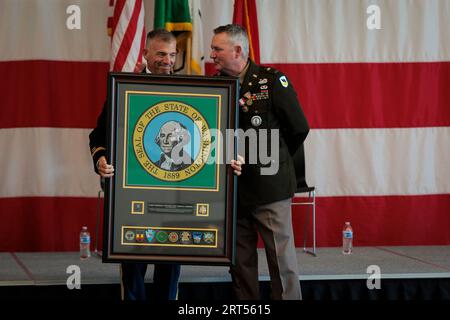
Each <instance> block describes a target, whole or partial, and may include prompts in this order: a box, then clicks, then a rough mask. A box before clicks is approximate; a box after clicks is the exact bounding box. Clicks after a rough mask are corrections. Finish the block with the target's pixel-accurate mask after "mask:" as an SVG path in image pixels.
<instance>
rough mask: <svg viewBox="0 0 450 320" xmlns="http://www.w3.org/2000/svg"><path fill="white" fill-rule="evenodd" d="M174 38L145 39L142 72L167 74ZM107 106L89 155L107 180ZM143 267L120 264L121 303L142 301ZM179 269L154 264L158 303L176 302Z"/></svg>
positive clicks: (154, 34) (153, 35) (157, 34)
mask: <svg viewBox="0 0 450 320" xmlns="http://www.w3.org/2000/svg"><path fill="white" fill-rule="evenodd" d="M176 44H177V42H176V38H175V36H174V35H173V34H172V33H170V32H169V31H167V30H164V29H156V30H154V31H151V32H149V33H148V35H147V47H146V48H145V49H144V57H145V60H146V61H147V67H146V68H145V70H144V72H146V73H154V74H170V73H171V72H172V68H173V66H174V64H175V57H176V54H177V50H176ZM106 121H107V119H106V105H105V106H104V107H103V110H102V113H101V114H100V116H99V118H98V120H97V127H96V128H95V129H94V130H93V131H92V132H91V133H90V135H89V140H90V143H89V145H90V147H91V154H92V158H93V160H94V166H95V172H97V173H98V174H99V175H100V176H102V177H105V178H109V177H112V176H113V175H114V168H113V166H112V165H110V164H108V163H107V161H106V154H107V152H106V134H107V132H106ZM146 271H147V264H146V263H122V264H121V285H122V299H125V300H145V299H146V293H145V282H144V279H145V272H146ZM179 276H180V265H178V264H155V269H154V274H153V284H154V289H155V292H156V293H157V294H156V295H155V296H156V297H157V298H158V299H161V300H175V299H176V298H177V293H178V278H179Z"/></svg>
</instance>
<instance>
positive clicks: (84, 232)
mask: <svg viewBox="0 0 450 320" xmlns="http://www.w3.org/2000/svg"><path fill="white" fill-rule="evenodd" d="M90 256H91V235H90V234H89V231H88V229H87V227H86V226H83V228H81V232H80V259H87V258H89V257H90Z"/></svg>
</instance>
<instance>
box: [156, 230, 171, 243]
mask: <svg viewBox="0 0 450 320" xmlns="http://www.w3.org/2000/svg"><path fill="white" fill-rule="evenodd" d="M168 237H169V236H168V235H167V232H165V231H158V232H157V233H156V240H157V241H158V242H161V243H164V242H166V241H167V238H168Z"/></svg>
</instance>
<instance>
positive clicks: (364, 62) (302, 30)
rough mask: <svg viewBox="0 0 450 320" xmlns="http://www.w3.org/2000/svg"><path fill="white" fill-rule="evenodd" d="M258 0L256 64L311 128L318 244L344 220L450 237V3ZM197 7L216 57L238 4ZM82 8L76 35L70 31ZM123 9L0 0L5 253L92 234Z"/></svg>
mask: <svg viewBox="0 0 450 320" xmlns="http://www.w3.org/2000/svg"><path fill="white" fill-rule="evenodd" d="M126 2H127V3H129V2H130V3H131V2H133V3H134V2H139V1H138V0H136V1H126ZM255 2H256V12H257V17H258V31H259V51H260V62H261V63H262V64H265V65H268V66H273V67H275V68H277V69H279V70H280V71H282V72H284V73H285V74H286V76H287V77H288V79H289V81H291V82H292V83H293V85H294V87H295V89H296V90H297V93H298V96H299V100H300V103H301V105H302V107H303V110H304V112H305V114H306V116H307V118H308V121H309V123H310V126H311V132H310V134H309V136H308V138H307V140H306V142H305V150H306V172H307V181H308V183H309V184H310V185H314V186H315V187H316V189H317V241H318V245H319V246H338V245H340V239H341V233H340V232H341V228H342V226H343V224H344V222H345V221H351V223H352V226H353V228H354V230H355V240H354V244H355V245H356V246H358V245H360V246H368V245H443V244H447V245H448V244H450V19H449V17H450V1H449V0H427V1H423V0H360V1H348V0H278V1H273V0H256V1H255ZM200 3H201V7H202V19H203V21H202V29H203V40H204V54H205V57H209V52H210V50H209V45H210V39H211V37H212V34H213V32H212V30H213V29H214V28H215V27H217V26H219V25H222V24H227V23H231V22H232V20H233V11H234V8H233V4H234V1H232V0H223V1H210V0H209V1H208V0H202V1H200ZM73 4H76V5H77V6H78V7H79V8H80V13H81V20H80V21H81V23H80V27H81V28H80V29H69V28H67V19H68V18H69V17H70V16H71V13H70V12H71V11H69V13H67V8H68V7H69V6H71V5H73ZM143 5H144V7H145V30H147V31H148V30H150V29H151V28H152V23H153V12H152V11H153V1H151V0H145V1H143ZM373 5H375V7H371V8H378V9H377V10H379V11H378V13H377V10H375V11H373V10H371V9H370V8H369V7H370V6H373ZM113 13H114V8H113V7H112V6H110V1H109V0H96V1H92V0H78V1H72V0H59V1H52V0H33V1H27V0H0V75H1V76H0V88H1V90H2V95H1V97H0V251H54V250H76V249H77V246H78V233H79V230H80V229H81V226H82V225H87V226H88V228H89V229H90V230H91V232H92V231H93V230H95V222H96V209H97V193H98V191H99V188H100V186H99V179H98V176H97V175H96V174H95V173H94V172H93V167H92V161H91V157H90V152H89V147H88V134H89V132H90V131H91V129H92V128H93V127H94V126H95V121H96V118H97V116H98V114H99V112H100V110H101V108H102V105H103V102H104V100H105V96H106V78H107V72H108V70H109V69H110V60H111V54H112V50H111V38H110V37H109V36H108V34H107V29H106V27H107V25H108V18H111V17H113ZM375 16H376V17H378V18H379V21H378V27H379V28H372V27H371V23H372V22H373V21H372V20H373V19H375V20H376V19H378V18H376V17H375ZM374 17H375V18H374ZM110 21H111V20H110ZM141 26H143V24H142V23H141ZM141 35H142V34H141ZM141 39H142V38H141ZM206 62H207V63H206V69H207V72H209V73H211V72H212V66H211V63H210V60H209V59H208V58H207V59H206ZM296 210H297V209H296ZM300 210H303V209H299V211H296V212H295V213H294V215H293V219H294V228H295V233H296V241H297V244H298V245H299V246H300V245H301V244H302V231H303V219H302V218H301V217H302V216H303V211H300Z"/></svg>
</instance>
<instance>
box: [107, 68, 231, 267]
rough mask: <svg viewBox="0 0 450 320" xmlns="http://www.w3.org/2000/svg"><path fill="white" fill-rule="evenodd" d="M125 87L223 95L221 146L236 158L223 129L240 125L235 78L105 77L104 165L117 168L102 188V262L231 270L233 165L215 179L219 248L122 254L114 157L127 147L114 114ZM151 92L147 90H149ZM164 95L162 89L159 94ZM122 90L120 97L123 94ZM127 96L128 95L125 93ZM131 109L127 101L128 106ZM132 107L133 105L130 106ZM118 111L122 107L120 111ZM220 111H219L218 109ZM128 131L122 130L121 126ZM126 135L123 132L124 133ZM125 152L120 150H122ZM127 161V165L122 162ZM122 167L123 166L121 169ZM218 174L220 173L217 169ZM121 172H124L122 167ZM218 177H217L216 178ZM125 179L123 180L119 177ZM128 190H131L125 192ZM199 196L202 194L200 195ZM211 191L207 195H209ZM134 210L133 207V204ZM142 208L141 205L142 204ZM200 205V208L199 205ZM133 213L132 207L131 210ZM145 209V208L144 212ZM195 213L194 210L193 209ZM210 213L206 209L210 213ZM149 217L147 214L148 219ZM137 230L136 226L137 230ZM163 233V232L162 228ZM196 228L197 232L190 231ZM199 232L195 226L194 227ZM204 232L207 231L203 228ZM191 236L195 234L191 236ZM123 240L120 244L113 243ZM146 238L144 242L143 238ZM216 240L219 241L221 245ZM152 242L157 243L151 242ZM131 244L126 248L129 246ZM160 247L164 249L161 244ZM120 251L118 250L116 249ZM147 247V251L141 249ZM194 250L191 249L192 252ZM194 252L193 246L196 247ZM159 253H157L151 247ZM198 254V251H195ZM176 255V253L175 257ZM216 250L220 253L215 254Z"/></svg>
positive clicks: (138, 75) (118, 75)
mask: <svg viewBox="0 0 450 320" xmlns="http://www.w3.org/2000/svg"><path fill="white" fill-rule="evenodd" d="M124 86H126V87H129V88H134V87H136V88H138V90H142V88H144V90H147V89H145V88H153V90H154V87H155V86H157V87H158V88H161V87H162V88H167V90H169V91H177V90H189V89H190V88H195V90H199V91H203V90H204V91H205V93H207V92H210V91H211V90H222V91H224V92H225V94H224V95H223V96H224V97H226V101H227V102H228V103H223V108H224V110H223V111H222V112H224V114H226V117H227V118H226V119H222V121H219V122H223V123H224V124H226V126H223V127H222V129H223V132H222V129H221V132H222V134H223V142H222V143H223V144H222V145H223V146H227V145H230V143H232V144H231V145H232V147H233V148H234V154H235V155H236V154H237V147H236V141H235V138H234V141H227V135H226V134H224V132H225V129H235V128H237V127H238V123H239V122H238V114H239V113H238V109H237V105H238V104H237V103H238V91H239V82H238V79H237V78H236V77H206V76H183V75H151V74H144V73H141V74H136V73H109V75H108V95H107V106H108V113H107V119H108V128H107V132H108V136H107V150H108V156H107V158H108V159H107V160H108V163H112V164H113V165H114V168H115V175H114V177H112V178H110V179H106V185H105V206H104V233H103V235H104V236H103V262H148V263H178V264H204V265H225V266H229V265H231V264H234V261H235V237H236V234H235V229H236V227H235V223H236V222H235V221H236V202H237V194H236V190H237V188H236V183H237V180H236V179H237V178H236V176H235V175H234V174H233V170H232V168H231V166H229V165H226V169H224V168H225V167H221V168H222V169H220V170H223V169H224V170H223V171H224V172H223V177H224V179H217V180H218V181H219V182H220V183H219V186H218V189H217V190H219V191H217V192H219V193H220V194H221V195H222V197H224V199H225V203H224V208H225V210H224V212H223V213H222V216H223V220H224V221H223V230H222V231H223V232H221V233H220V237H219V232H216V233H215V236H216V243H218V242H219V243H222V244H223V247H222V248H217V247H216V250H215V253H214V254H211V253H209V251H208V249H205V253H202V254H196V253H195V254H193V253H192V250H191V249H189V250H188V249H185V248H183V246H182V245H180V248H178V247H176V248H170V250H171V251H170V252H171V253H169V254H166V253H162V252H161V250H162V249H159V251H158V252H153V253H152V252H146V251H145V250H149V251H151V250H152V249H153V247H150V246H151V245H150V244H148V247H146V248H137V249H135V248H134V247H133V248H132V250H131V249H130V250H131V251H133V250H138V249H141V251H139V252H123V250H127V248H125V246H124V240H123V237H124V235H123V234H124V230H125V229H124V227H123V226H122V227H121V228H122V229H121V230H122V234H120V235H117V226H116V225H115V223H116V221H115V219H116V218H118V217H120V215H125V214H128V213H121V212H118V211H119V210H116V206H117V204H118V203H120V202H121V201H122V200H121V199H120V197H119V196H118V194H119V192H117V191H118V190H122V189H118V188H121V187H122V186H125V184H123V185H122V186H121V185H120V181H118V180H120V176H121V174H120V170H122V168H121V166H118V165H117V163H118V159H119V157H121V156H122V155H123V154H124V153H126V152H127V151H126V149H125V147H126V145H125V146H124V142H125V143H126V139H123V141H122V143H120V142H121V141H120V138H118V131H120V129H118V127H119V121H126V119H125V120H123V119H122V120H121V119H120V118H121V117H122V116H123V114H122V115H121V112H118V108H122V107H123V108H126V107H124V105H125V106H126V105H127V103H126V102H125V100H126V99H123V97H120V95H121V94H123V91H124V89H123V88H124ZM150 91H151V90H150ZM162 91H164V90H162ZM121 92H122V93H121ZM125 97H127V96H126V95H125ZM130 106H131V103H130ZM130 108H131V107H130ZM119 110H120V109H119ZM219 112H220V111H219ZM125 128H126V127H125ZM122 132H126V129H123V130H122ZM125 134H126V133H125ZM122 149H123V150H124V151H123V152H121V150H122ZM124 163H126V161H124ZM123 168H125V166H124V167H123ZM218 170H219V169H218ZM123 171H126V170H125V169H124V170H123ZM124 174H125V173H124V172H122V177H124ZM217 177H219V175H217ZM123 181H125V180H124V179H123ZM127 192H131V191H127ZM141 192H148V193H146V194H148V195H150V194H151V192H154V191H152V190H149V191H141ZM160 192H169V193H170V192H189V191H180V190H177V191H170V190H164V191H160ZM199 192H200V191H199ZM210 193H211V192H210ZM132 206H133V205H132ZM142 206H143V207H145V204H143V205H142ZM197 206H198V204H197ZM133 210H134V209H133ZM143 210H146V209H143ZM197 210H198V208H197ZM208 210H209V209H208ZM148 217H150V216H148ZM138 227H139V226H137V228H138ZM163 229H164V228H163ZM194 229H195V228H194ZM197 229H198V228H197ZM205 230H206V229H205ZM192 233H194V232H192ZM119 240H120V241H121V246H119V244H118V243H117V242H118V241H119ZM147 240H148V238H147ZM219 240H220V241H219ZM155 241H156V240H155ZM132 246H133V245H130V247H132ZM161 246H162V245H161ZM118 247H120V248H122V247H123V248H124V249H123V250H122V249H116V248H118ZM144 249H145V250H144ZM193 249H194V248H193ZM195 249H196V248H195ZM155 250H157V249H155ZM183 250H185V251H188V252H187V253H188V254H185V253H184V251H183ZM196 250H197V251H198V249H196ZM178 251H180V253H178ZM217 251H221V252H220V253H217Z"/></svg>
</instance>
